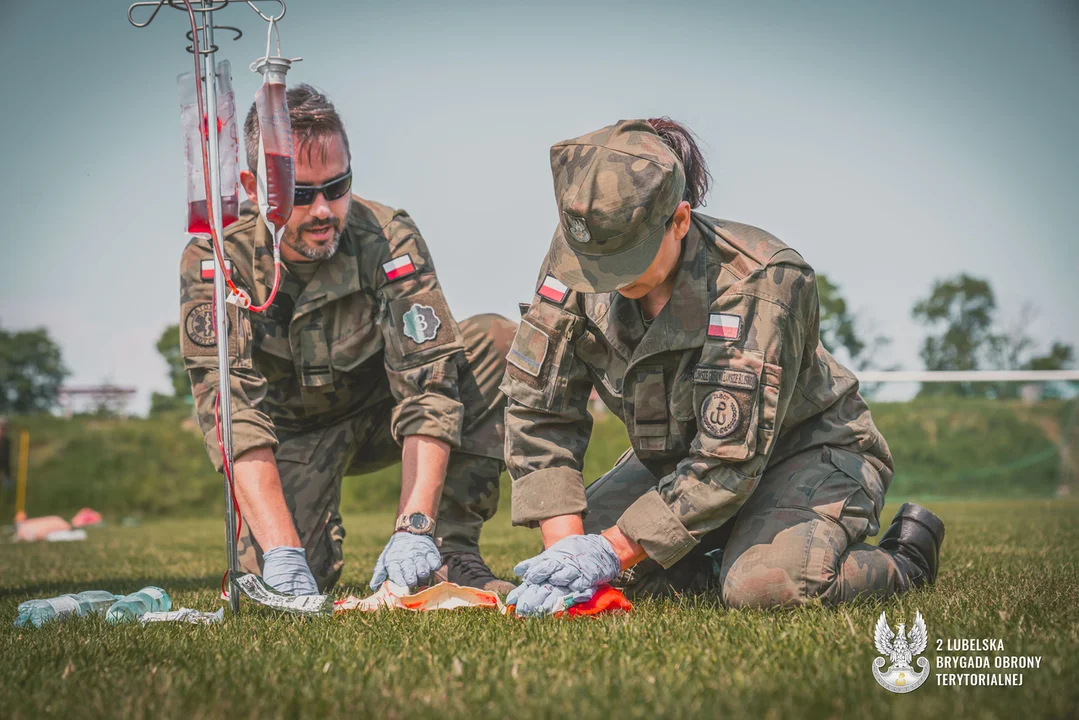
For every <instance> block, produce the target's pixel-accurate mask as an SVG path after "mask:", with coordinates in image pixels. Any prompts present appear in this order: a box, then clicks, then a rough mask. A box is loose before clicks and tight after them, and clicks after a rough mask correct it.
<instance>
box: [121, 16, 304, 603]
mask: <svg viewBox="0 0 1079 720" xmlns="http://www.w3.org/2000/svg"><path fill="white" fill-rule="evenodd" d="M240 1H241V0H191V10H192V11H194V12H195V13H200V14H201V15H202V25H201V27H199V28H198V30H199V31H201V41H200V43H199V45H200V48H199V54H200V55H202V65H203V67H202V77H203V83H202V88H203V93H204V99H203V101H204V103H205V108H206V121H205V122H206V127H207V128H208V129H209V128H216V127H217V61H216V57H215V56H216V53H217V50H218V47H217V46H216V45H214V28H215V26H214V22H213V17H212V15H213V13H214V12H216V11H217V10H221V9H223V8H225V7H226V6H227V5H228V4H229V3H230V2H240ZM242 1H243V2H245V3H246V4H247V5H248V6H249V7H250V8H251V9H252V10H254V11H255V13H256V14H258V15H259V16H260V17H261V18H262V19H264V20H266V21H267V22H270V21H271V20H272V21H273V22H277V21H279V20H281V18H283V17H284V16H285V3H284V0H242ZM256 2H275V3H277V4H278V5H279V6H280V7H281V13H280V15H277V16H276V17H273V18H271V17H267V16H266V15H264V14H263V13H262V12H261V11H260V10H259V9H258V8H257V7H256V6H255V3H256ZM166 4H167V5H168V6H169V7H171V8H173V9H176V10H182V11H184V12H186V11H187V7H186V6H185V5H184V4H183V2H182V0H150V1H149V2H137V3H134V4H133V5H131V6H130V7H129V8H128V10H127V19H128V22H130V23H131V24H132V25H134V26H135V27H138V28H143V27H146V26H147V25H149V24H150V23H151V22H152V21H153V19H154V17H156V16H157V13H158V12H159V11H160V10H161V8H162V7H163V6H164V5H166ZM137 7H153V8H154V9H153V12H151V13H150V17H149V18H147V20H146V21H145V22H142V23H139V22H136V21H135V20H134V18H133V17H132V13H133V12H134V10H135V8H137ZM216 27H217V29H221V30H232V31H233V32H234V33H236V36H235V37H234V38H233V39H234V40H238V39H240V37H241V36H242V35H243V33H241V32H240V30H239V29H238V28H234V27H230V26H227V25H218V26H216ZM188 36H189V37H191V32H190V31H189V33H188ZM193 46H194V43H192V46H191V47H188V49H187V50H188V52H192V53H193V52H194V47H193ZM206 134H207V138H208V141H209V155H210V157H209V158H208V160H209V163H208V165H209V168H210V198H212V199H213V202H212V203H211V204H212V205H213V216H212V217H211V218H210V222H212V223H213V227H214V231H215V234H216V236H217V237H219V238H223V237H224V236H225V233H224V228H223V227H222V226H221V222H222V220H221V162H220V155H219V148H218V138H217V133H216V132H209V131H207V133H206ZM221 251H222V253H224V248H221ZM227 296H228V288H227V286H226V285H225V268H224V267H222V263H219V262H215V263H214V302H215V306H214V315H215V317H216V326H215V328H214V331H215V334H216V336H217V368H218V393H219V402H220V407H219V416H220V428H221V444H222V447H223V449H224V457H223V458H222V461H223V462H224V463H227V467H228V468H230V472H231V468H232V467H233V464H232V387H231V385H230V381H229V330H228V309H227V306H226V304H225V299H226V297H227ZM225 548H226V553H227V560H228V568H229V574H228V577H229V608H230V609H231V610H232V612H233V613H234V614H236V613H239V612H240V587H239V585H237V584H236V580H235V576H236V574H237V573H239V570H240V558H239V553H238V549H237V547H236V513H235V511H234V509H233V498H232V488H231V487H229V481H228V479H227V478H226V479H225Z"/></svg>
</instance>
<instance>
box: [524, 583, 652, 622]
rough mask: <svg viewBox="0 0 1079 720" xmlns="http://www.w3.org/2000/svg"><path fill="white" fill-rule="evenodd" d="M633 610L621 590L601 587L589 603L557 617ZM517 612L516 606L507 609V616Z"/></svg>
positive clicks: (572, 608)
mask: <svg viewBox="0 0 1079 720" xmlns="http://www.w3.org/2000/svg"><path fill="white" fill-rule="evenodd" d="M631 610H633V603H631V602H630V601H629V600H628V599H626V596H625V595H623V594H622V591H621V590H617V589H615V588H613V587H611V586H610V585H600V586H599V587H598V588H596V594H595V595H593V596H592V597H591V599H589V600H588V601H587V602H583V603H577V604H576V605H571V606H570V608H569V610H564V611H562V612H556V613H555V614H554V616H555V617H563V616H565V617H587V616H589V615H603V614H604V613H608V614H610V613H619V612H626V613H628V612H630V611H631ZM516 611H517V606H516V605H509V606H507V607H506V614H507V615H513V614H515V613H516Z"/></svg>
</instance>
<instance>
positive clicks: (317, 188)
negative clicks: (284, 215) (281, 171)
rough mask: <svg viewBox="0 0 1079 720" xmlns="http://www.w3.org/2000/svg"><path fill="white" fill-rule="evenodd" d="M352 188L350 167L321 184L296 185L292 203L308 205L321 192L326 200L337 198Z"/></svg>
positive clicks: (330, 200) (331, 200)
mask: <svg viewBox="0 0 1079 720" xmlns="http://www.w3.org/2000/svg"><path fill="white" fill-rule="evenodd" d="M351 188H352V168H349V169H348V171H347V172H346V173H345V174H344V175H342V176H341V177H338V178H334V179H333V180H330V181H329V182H327V183H324V184H322V185H297V186H296V194H295V195H294V196H293V204H294V205H310V204H311V203H313V202H314V201H315V197H316V196H317V195H318V194H319V193H322V195H323V196H324V197H325V198H326V201H327V202H333V201H334V200H339V199H341V198H343V197H344V196H345V195H347V194H348V191H349V190H350V189H351Z"/></svg>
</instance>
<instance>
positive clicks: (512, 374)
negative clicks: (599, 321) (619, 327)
mask: <svg viewBox="0 0 1079 720" xmlns="http://www.w3.org/2000/svg"><path fill="white" fill-rule="evenodd" d="M572 329H573V316H572V315H569V314H566V313H562V312H561V311H560V310H559V309H557V308H554V307H552V306H550V305H548V304H546V303H535V304H534V305H533V306H532V309H531V310H530V312H529V313H528V314H527V315H526V316H525V317H524V318H522V319H521V324H520V325H519V326H518V327H517V334H516V335H515V336H514V338H513V344H512V345H511V346H510V350H509V353H508V354H507V355H506V360H507V365H506V377H505V379H504V380H503V381H502V386H501V390H502V391H503V392H504V393H505V394H506V395H507V396H508V397H510V398H513V399H514V400H516V401H517V402H519V403H521V404H522V405H525V406H527V407H530V408H533V409H536V410H553V409H555V405H556V404H560V402H561V400H562V399H563V395H564V392H563V390H564V385H565V379H564V378H563V374H564V373H563V372H562V371H563V366H564V365H565V363H567V362H570V361H571V360H572V356H571V355H567V347H568V345H569V342H570V335H571V334H572Z"/></svg>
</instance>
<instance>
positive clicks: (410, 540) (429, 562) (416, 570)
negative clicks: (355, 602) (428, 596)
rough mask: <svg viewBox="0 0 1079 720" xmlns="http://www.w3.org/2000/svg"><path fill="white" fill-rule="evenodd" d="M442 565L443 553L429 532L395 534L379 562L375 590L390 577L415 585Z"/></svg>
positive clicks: (394, 581)
mask: <svg viewBox="0 0 1079 720" xmlns="http://www.w3.org/2000/svg"><path fill="white" fill-rule="evenodd" d="M440 567H442V555H441V554H439V552H438V548H437V547H435V541H434V540H433V539H432V538H431V537H430V536H429V535H413V534H412V533H407V532H398V533H394V534H393V535H391V536H390V541H389V542H388V543H386V547H384V548H383V549H382V554H381V555H379V556H378V562H376V563H375V572H374V575H372V576H371V589H372V590H378V589H379V588H380V587H382V583H383V582H385V581H386V580H389V581H390V582H392V583H396V584H397V585H401V586H403V587H408V588H412V587H415V586H416V583H418V582H419V581H420V580H423V579H424V578H426V577H427V576H428V575H430V574H431V573H433V572H434V571H435V570H437V569H439V568H440Z"/></svg>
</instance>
